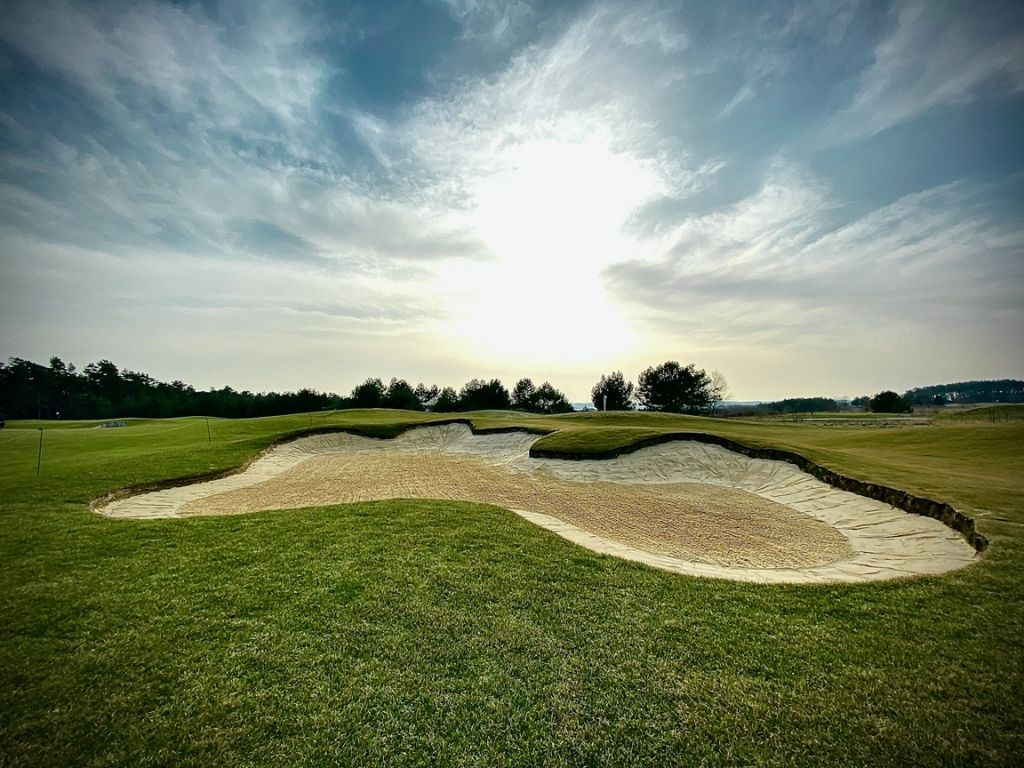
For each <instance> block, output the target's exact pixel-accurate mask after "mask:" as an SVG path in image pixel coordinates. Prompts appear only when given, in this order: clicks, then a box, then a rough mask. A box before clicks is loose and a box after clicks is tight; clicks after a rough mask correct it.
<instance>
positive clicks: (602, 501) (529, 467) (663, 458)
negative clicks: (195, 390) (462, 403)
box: [97, 424, 976, 583]
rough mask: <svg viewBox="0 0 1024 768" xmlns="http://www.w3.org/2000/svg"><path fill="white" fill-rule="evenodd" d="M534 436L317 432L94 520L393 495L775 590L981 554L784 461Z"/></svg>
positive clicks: (935, 526) (106, 509)
mask: <svg viewBox="0 0 1024 768" xmlns="http://www.w3.org/2000/svg"><path fill="white" fill-rule="evenodd" d="M536 439H537V436H536V435H531V434H526V433H522V432H506V433H500V434H483V435H474V434H473V433H472V431H471V430H470V429H469V427H467V426H465V425H463V424H445V425H441V426H431V427H422V428H418V429H413V430H410V431H408V432H405V433H403V434H402V435H400V436H399V437H397V438H395V439H393V440H377V439H372V438H367V437H360V436H356V435H351V434H346V433H337V434H330V435H317V436H311V437H305V438H301V439H299V440H295V441H292V442H290V443H286V444H283V445H279V446H277V447H275V448H273V449H271V450H270V451H268V452H267V453H265V454H264V455H263V456H262V457H260V458H259V459H258V460H256V461H255V462H253V463H252V464H251V465H250V466H249V467H247V468H246V469H245V470H243V471H242V472H239V473H237V474H234V475H231V476H228V477H225V478H220V479H217V480H212V481H207V482H200V483H194V484H192V485H186V486H179V487H175V488H168V489H163V490H160V491H154V492H150V493H145V494H140V495H136V496H131V497H128V498H123V499H118V500H115V501H112V502H109V503H106V504H103V505H100V506H99V507H98V508H97V511H99V512H100V513H102V514H105V515H108V516H111V517H121V518H153V517H184V516H189V515H203V514H232V513H244V512H253V511H258V510H265V509H285V508H296V507H309V506H324V505H328V504H336V503H345V502H355V501H368V500H377V499H391V498H439V499H456V500H465V501H481V502H487V503H492V504H497V505H499V506H502V507H505V508H508V509H511V510H512V511H514V512H516V513H517V514H519V515H521V516H522V517H524V518H525V519H527V520H530V521H531V522H534V523H536V524H537V525H540V526H542V527H544V528H547V529H549V530H551V531H554V532H555V533H557V534H559V535H561V536H563V537H565V538H567V539H569V540H571V541H573V542H575V543H577V544H580V545H582V546H585V547H588V548H590V549H592V550H594V551H597V552H602V553H606V554H611V555H615V556H618V557H623V558H626V559H629V560H634V561H638V562H643V563H646V564H648V565H651V566H654V567H657V568H662V569H665V570H669V571H674V572H678V573H685V574H689V575H697V576H713V577H721V578H728V579H734V580H740V581H753V582H765V583H815V582H856V581H869V580H878V579H890V578H899V577H904V576H914V575H925V574H937V573H943V572H945V571H949V570H953V569H956V568H961V567H964V566H966V565H968V564H970V563H971V562H973V561H974V560H975V558H976V553H975V551H974V549H973V548H972V547H971V546H970V545H968V544H967V542H966V541H964V540H963V538H962V537H961V536H959V535H958V534H957V533H956V532H954V531H952V530H950V529H949V528H947V527H946V526H945V525H943V524H942V523H941V522H939V521H937V520H933V519H931V518H927V517H922V516H919V515H913V514H909V513H907V512H904V511H903V510H900V509H897V508H895V507H892V506H889V505H887V504H884V503H881V502H878V501H875V500H872V499H867V498H864V497H861V496H858V495H855V494H852V493H848V492H845V491H841V490H837V489H835V488H833V487H831V486H829V485H826V484H824V483H822V482H821V481H819V480H817V479H816V478H814V477H812V476H811V475H808V474H807V473H805V472H803V471H801V470H800V469H799V468H797V467H795V466H793V465H791V464H788V463H786V462H781V461H769V460H764V459H754V458H750V457H747V456H744V455H741V454H738V453H734V452H732V451H729V450H727V449H725V448H721V447H719V446H716V445H708V444H702V443H695V442H684V441H679V442H672V443H666V444H663V445H658V446H653V447H649V448H643V449H641V450H639V451H636V452H635V453H631V454H628V455H626V456H620V457H617V458H614V459H607V460H590V461H568V460H560V459H536V458H531V457H530V455H529V448H530V445H531V444H532V443H533V442H534V441H535V440H536Z"/></svg>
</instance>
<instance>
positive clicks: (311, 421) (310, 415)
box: [306, 411, 313, 427]
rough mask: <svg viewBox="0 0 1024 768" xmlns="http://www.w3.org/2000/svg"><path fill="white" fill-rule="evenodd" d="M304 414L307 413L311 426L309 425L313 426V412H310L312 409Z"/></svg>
mask: <svg viewBox="0 0 1024 768" xmlns="http://www.w3.org/2000/svg"><path fill="white" fill-rule="evenodd" d="M306 415H307V416H309V426H311V427H312V426H313V413H312V411H310V412H309V413H308V414H306Z"/></svg>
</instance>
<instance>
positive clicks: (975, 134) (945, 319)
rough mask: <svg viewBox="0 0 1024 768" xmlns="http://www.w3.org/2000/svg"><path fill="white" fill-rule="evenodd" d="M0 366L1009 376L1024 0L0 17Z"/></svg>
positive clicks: (313, 378)
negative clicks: (685, 369) (692, 367)
mask: <svg viewBox="0 0 1024 768" xmlns="http://www.w3.org/2000/svg"><path fill="white" fill-rule="evenodd" d="M0 269H2V273H0V275H2V276H0V357H2V358H4V359H6V358H7V357H9V356H18V357H24V358H28V359H31V360H35V361H38V362H45V361H46V360H48V359H49V357H50V356H51V355H58V356H60V357H62V358H63V359H64V360H65V361H70V362H75V363H78V364H79V365H80V366H81V365H84V364H85V363H88V362H91V361H94V360H99V359H101V358H109V359H111V360H113V361H114V362H115V363H117V364H119V365H121V366H123V367H127V368H130V369H132V370H137V371H144V372H146V373H149V374H150V375H152V376H154V377H156V378H158V379H161V380H172V379H181V380H184V381H186V382H189V383H191V384H194V385H195V386H197V387H199V388H208V387H213V386H216V387H220V386H223V385H230V386H232V387H234V388H235V389H249V390H252V391H265V390H279V391H280V390H294V389H298V388H301V387H314V388H316V389H320V390H325V391H333V392H339V393H347V392H348V391H349V390H351V388H352V387H353V386H354V385H355V384H357V383H359V382H361V381H363V380H364V379H366V378H367V377H370V376H378V377H381V378H383V379H384V380H385V382H386V381H387V380H388V379H390V378H391V377H392V376H398V377H402V378H406V379H408V380H409V381H410V382H413V383H416V382H419V381H424V382H426V383H428V384H430V383H436V384H439V385H442V386H445V385H451V386H455V387H456V388H458V387H459V386H460V385H461V384H463V383H464V382H465V381H467V380H468V379H470V378H473V377H481V378H491V377H499V378H501V379H502V380H503V381H504V382H505V383H506V385H507V386H509V387H510V388H511V386H512V384H514V382H515V381H516V380H517V379H519V378H520V377H522V376H529V377H531V378H532V379H533V380H534V381H535V382H538V383H539V382H540V381H542V380H545V379H549V380H550V381H551V382H552V383H554V384H555V386H557V387H559V388H560V389H562V390H563V391H564V392H566V394H567V395H568V396H569V397H570V399H572V400H577V401H584V400H587V399H589V392H590V388H591V386H592V385H593V384H594V382H595V381H596V380H597V379H598V377H599V376H600V375H601V374H603V373H608V372H611V371H614V370H621V371H623V372H624V373H625V374H626V376H627V378H632V379H634V380H635V378H636V376H637V374H638V373H639V372H640V371H641V370H643V369H644V368H646V367H648V366H650V365H656V364H658V363H661V362H663V361H665V360H677V361H679V362H682V363H684V364H685V363H688V362H693V363H695V364H696V365H697V366H698V367H700V368H704V369H706V370H708V371H709V372H710V371H712V370H718V371H720V372H721V373H722V374H724V376H725V378H726V380H727V381H728V382H729V388H730V394H731V396H732V398H733V399H738V400H754V399H776V398H782V397H792V396H814V395H825V396H853V395H859V394H871V393H874V392H877V391H880V390H882V389H894V390H897V391H903V390H905V389H908V388H910V387H913V386H923V385H928V384H937V383H945V382H950V381H960V380H966V379H974V378H1004V377H1024V5H1022V4H1021V3H1020V2H1019V0H1018V1H1015V2H1007V3H998V2H977V3H963V2H951V3H944V2H941V1H939V0H927V2H915V1H909V2H895V3H874V2H858V1H855V0H851V1H850V2H842V1H841V0H840V1H839V2H820V3H819V2H791V3H790V2H763V3H761V2H759V3H750V2H738V3H729V2H710V0H708V2H678V1H673V2H642V1H633V2H561V3H556V2H540V1H538V2H527V1H526V0H521V1H516V0H512V1H511V2H493V1H492V0H424V1H423V2H384V1H382V0H371V1H370V2H365V3H357V2H351V3H337V2H289V3H285V2H270V1H267V2H258V1H253V0H245V1H244V2H215V1H213V0H211V1H210V2H194V3H189V2H173V3H172V2H153V1H152V0H136V1H134V2H114V1H110V0H98V1H96V2H78V1H76V0H28V1H27V2H18V1H17V0H13V1H12V0H7V1H5V2H4V3H3V4H2V6H0Z"/></svg>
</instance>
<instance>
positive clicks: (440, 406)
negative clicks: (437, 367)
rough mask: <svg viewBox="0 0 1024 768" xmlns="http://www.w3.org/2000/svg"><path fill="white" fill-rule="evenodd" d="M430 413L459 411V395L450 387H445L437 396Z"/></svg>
mask: <svg viewBox="0 0 1024 768" xmlns="http://www.w3.org/2000/svg"><path fill="white" fill-rule="evenodd" d="M430 410H432V411H436V412H437V413H451V412H452V411H457V410H459V395H458V393H457V392H456V391H455V390H454V389H452V388H451V387H445V388H444V389H442V390H441V392H440V393H439V394H438V396H437V400H435V401H434V405H433V407H431V409H430Z"/></svg>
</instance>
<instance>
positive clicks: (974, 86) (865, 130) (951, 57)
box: [827, 0, 1024, 140]
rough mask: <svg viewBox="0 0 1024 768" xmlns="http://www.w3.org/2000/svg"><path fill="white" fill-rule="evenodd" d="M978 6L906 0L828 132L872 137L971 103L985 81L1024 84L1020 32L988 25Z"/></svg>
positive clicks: (1013, 87) (1013, 88)
mask: <svg viewBox="0 0 1024 768" xmlns="http://www.w3.org/2000/svg"><path fill="white" fill-rule="evenodd" d="M993 22H996V23H997V21H996V19H995V17H992V18H989V17H988V16H987V14H985V12H984V10H983V9H981V8H978V9H974V8H968V7H967V6H958V5H956V4H953V5H947V4H945V3H933V2H922V1H921V0H908V1H907V2H903V3H901V4H900V6H899V8H898V11H897V13H896V24H895V28H894V29H893V31H892V32H891V34H890V35H888V36H887V37H886V38H885V39H883V40H882V41H881V42H880V43H879V44H878V46H877V47H876V48H875V56H874V62H873V63H872V64H871V66H870V67H869V68H868V69H867V70H866V71H865V72H864V73H863V75H862V77H861V81H860V87H859V90H858V91H857V94H856V96H855V97H854V99H853V102H852V103H851V104H850V105H849V107H847V108H846V109H845V110H843V111H841V112H839V113H838V114H837V115H836V116H835V118H834V119H833V121H832V124H831V125H830V126H829V128H828V131H827V133H828V134H829V135H830V136H832V138H833V139H834V140H836V139H838V140H841V139H850V138H856V137H859V136H871V135H874V134H876V133H879V132H880V131H884V130H885V129H886V128H890V127H892V126H894V125H898V124H900V123H903V122H906V121H908V120H911V119H912V118H914V117H916V116H917V115H920V114H922V113H924V112H926V111H928V110H930V109H933V108H935V107H940V106H961V105H964V104H967V103H969V102H971V101H973V100H974V99H975V98H976V96H977V93H978V89H979V87H980V86H982V85H983V84H986V83H989V82H993V81H997V80H998V81H1002V82H1003V83H1004V87H1005V89H1006V90H1008V91H1010V92H1011V93H1018V92H1020V91H1021V90H1024V54H1022V51H1024V35H1021V34H1019V33H1016V34H1013V33H1008V32H1007V31H1006V30H1004V29H1000V28H998V27H994V28H991V27H993Z"/></svg>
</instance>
